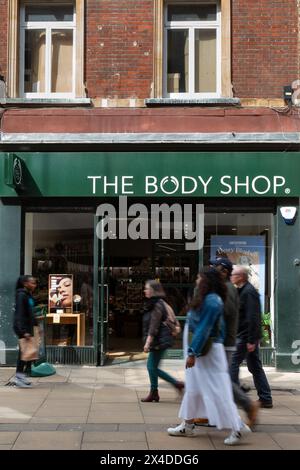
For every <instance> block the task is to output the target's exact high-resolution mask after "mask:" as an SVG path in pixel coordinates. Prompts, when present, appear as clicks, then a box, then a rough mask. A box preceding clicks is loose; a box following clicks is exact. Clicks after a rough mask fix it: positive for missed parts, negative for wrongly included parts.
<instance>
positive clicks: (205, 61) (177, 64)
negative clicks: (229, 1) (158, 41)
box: [163, 1, 221, 98]
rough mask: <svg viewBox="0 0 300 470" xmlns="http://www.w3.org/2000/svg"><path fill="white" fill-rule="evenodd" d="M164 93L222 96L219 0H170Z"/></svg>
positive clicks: (166, 23) (180, 96) (177, 95)
mask: <svg viewBox="0 0 300 470" xmlns="http://www.w3.org/2000/svg"><path fill="white" fill-rule="evenodd" d="M164 45H165V47H164V82H163V89H164V96H165V97H169V98H218V97H220V96H221V10H220V4H219V2H218V1H206V2H203V1H197V2H196V1H187V2H183V1H181V2H178V1H170V2H166V3H165V11H164Z"/></svg>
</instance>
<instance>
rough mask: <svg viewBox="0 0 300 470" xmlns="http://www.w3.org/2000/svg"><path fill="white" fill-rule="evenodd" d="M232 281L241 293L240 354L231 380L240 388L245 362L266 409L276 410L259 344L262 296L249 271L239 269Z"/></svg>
mask: <svg viewBox="0 0 300 470" xmlns="http://www.w3.org/2000/svg"><path fill="white" fill-rule="evenodd" d="M231 281H232V282H233V284H235V285H236V287H237V289H238V293H239V299H240V307H239V323H238V333H237V343H236V351H234V353H233V355H232V362H231V368H230V373H231V379H232V381H233V382H235V383H237V384H238V385H239V367H240V365H241V363H242V362H243V360H244V359H246V361H247V367H248V370H249V372H250V373H251V374H252V376H253V380H254V385H255V388H256V390H257V394H258V397H259V400H258V402H259V404H260V406H261V407H262V408H272V407H273V401H272V395H271V389H270V386H269V383H268V380H267V377H266V374H265V372H264V370H263V367H262V363H261V360H260V357H259V340H260V339H261V307H260V300H259V294H258V292H257V291H256V289H255V288H254V287H253V286H252V284H250V282H249V281H248V269H247V268H246V267H245V266H235V267H234V268H233V271H232V274H231Z"/></svg>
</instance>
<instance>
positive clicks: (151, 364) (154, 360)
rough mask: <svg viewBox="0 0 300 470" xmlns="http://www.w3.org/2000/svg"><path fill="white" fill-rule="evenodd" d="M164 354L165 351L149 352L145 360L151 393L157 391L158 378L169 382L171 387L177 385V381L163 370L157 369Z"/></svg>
mask: <svg viewBox="0 0 300 470" xmlns="http://www.w3.org/2000/svg"><path fill="white" fill-rule="evenodd" d="M164 354H165V350H164V349H162V350H157V351H150V352H149V355H148V360H147V370H148V374H149V379H150V385H151V391H153V390H157V389H158V377H160V378H161V379H163V380H165V381H166V382H170V383H171V384H172V385H175V384H176V383H177V380H176V379H174V377H172V376H171V375H169V374H167V372H164V371H163V370H161V369H159V368H158V366H159V363H160V361H161V359H162V358H163V356H164Z"/></svg>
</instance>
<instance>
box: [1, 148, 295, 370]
mask: <svg viewBox="0 0 300 470" xmlns="http://www.w3.org/2000/svg"><path fill="white" fill-rule="evenodd" d="M118 196H127V198H128V201H130V198H132V199H134V200H137V199H141V200H146V199H147V198H149V200H150V199H151V200H152V199H155V198H158V200H159V201H160V202H162V201H163V202H169V203H170V202H172V201H179V200H180V201H182V202H185V201H187V200H193V201H198V200H199V203H201V204H204V207H206V203H207V202H209V201H210V204H211V202H212V201H214V200H215V201H216V205H217V204H219V203H220V201H227V200H230V201H233V200H236V201H239V200H243V201H244V208H243V211H244V212H247V207H248V204H249V206H250V205H251V204H252V203H253V201H254V200H255V202H256V206H258V207H259V204H260V200H263V201H265V200H268V199H270V200H273V201H275V210H274V213H273V214H272V217H273V236H272V238H273V239H272V246H273V255H272V256H273V260H272V277H273V285H274V292H273V310H274V314H273V330H274V338H273V346H274V362H275V364H276V367H277V368H278V369H279V370H285V371H299V370H300V261H299V259H300V218H299V215H298V210H299V207H298V206H299V196H300V153H299V152H147V151H145V152H19V151H17V152H15V153H13V152H11V153H0V197H1V204H0V253H1V262H0V363H2V364H13V363H14V362H15V358H16V349H17V339H16V337H15V336H14V334H13V332H12V317H13V308H14V296H15V282H16V279H17V278H18V276H19V275H20V273H22V272H24V269H25V266H24V255H23V252H24V238H25V234H24V230H25V227H24V211H26V207H27V206H28V201H30V204H31V206H33V205H34V206H35V207H38V206H42V207H43V205H44V201H45V200H47V204H48V206H47V207H51V203H50V204H49V201H50V202H51V199H52V198H53V200H54V198H55V204H54V205H55V207H57V206H58V205H59V204H60V202H59V203H58V202H57V201H61V205H62V206H64V204H65V202H66V201H68V202H70V201H72V198H73V199H74V201H75V200H76V201H77V202H78V200H80V199H82V200H83V201H85V204H86V201H91V204H93V203H92V201H95V200H97V201H105V200H111V199H112V198H115V199H116V198H117V197H118ZM58 198H61V199H58ZM95 207H96V205H95ZM287 207H292V208H295V209H296V211H297V212H296V216H295V217H294V219H293V220H292V223H289V222H290V221H287V220H286V219H285V218H284V217H283V215H282V213H283V210H282V208H287ZM287 212H288V210H287ZM287 222H288V223H287ZM95 238H96V237H95ZM95 244H96V243H95ZM94 264H95V262H94ZM98 271H99V270H98V267H95V268H94V274H95V273H97V276H98V275H99V276H100V274H98ZM99 280H100V281H101V279H100V278H97V279H96V280H95V278H94V288H95V285H96V284H97V285H98V284H99ZM99 302H100V303H99ZM99 302H95V300H94V305H93V308H94V312H93V315H94V317H93V318H94V321H95V322H96V323H99V322H98V316H99V315H100V316H101V312H100V314H99V313H98V312H97V310H98V311H99V310H101V301H99ZM100 323H101V322H100ZM96 330H97V328H96ZM101 342H103V334H102V335H101V333H99V331H98V332H97V331H96V333H95V334H94V336H93V341H92V344H91V345H90V347H89V348H90V350H91V351H92V353H91V355H90V356H88V355H86V356H84V354H86V353H82V356H81V362H84V357H86V362H90V363H101V362H103V361H101V360H99V354H100V353H99V350H98V349H99V348H100V349H101ZM78 349H80V347H78ZM81 349H82V350H84V349H88V348H84V347H82V348H81ZM102 350H103V345H102ZM91 358H92V359H91Z"/></svg>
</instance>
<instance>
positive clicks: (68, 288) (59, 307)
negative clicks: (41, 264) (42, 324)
mask: <svg viewBox="0 0 300 470" xmlns="http://www.w3.org/2000/svg"><path fill="white" fill-rule="evenodd" d="M72 308H73V276H72V274H50V275H49V312H50V313H72Z"/></svg>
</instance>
